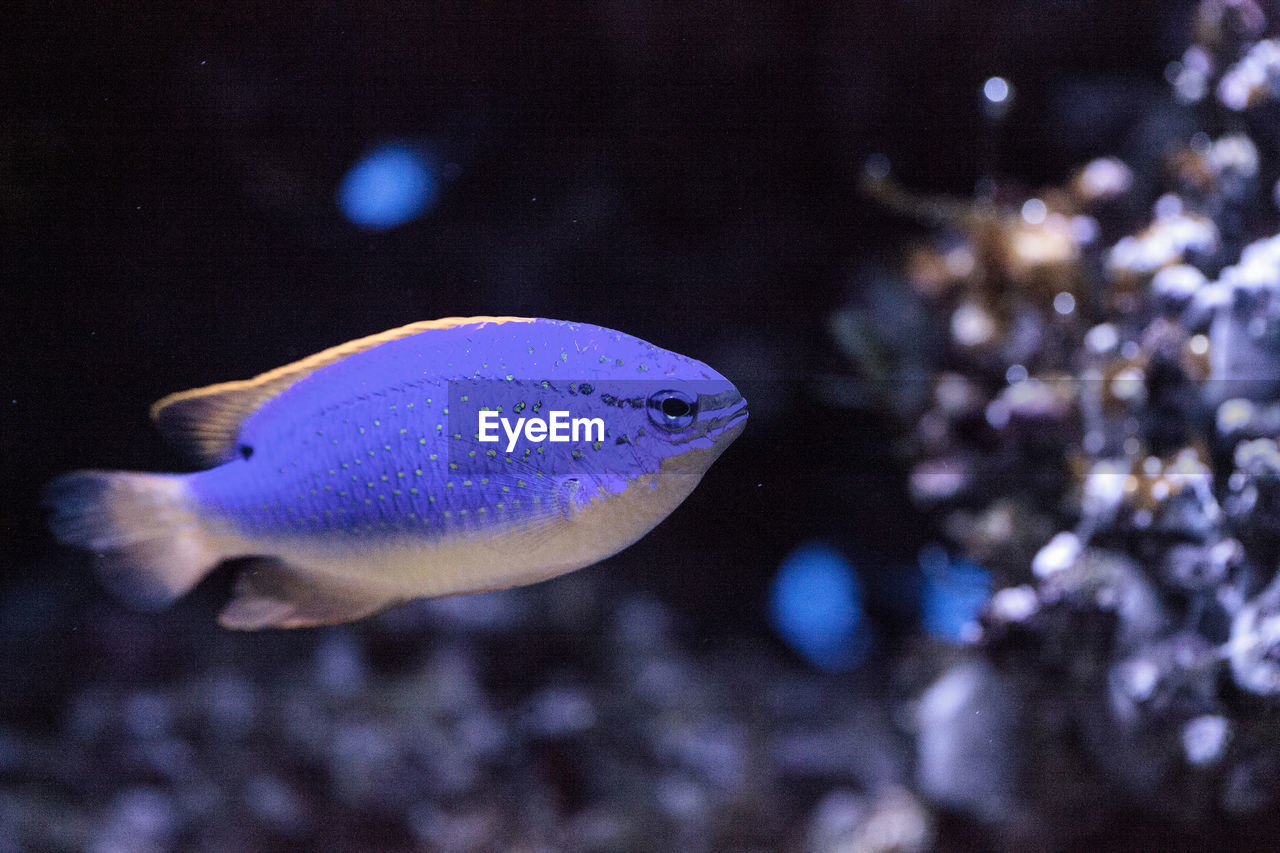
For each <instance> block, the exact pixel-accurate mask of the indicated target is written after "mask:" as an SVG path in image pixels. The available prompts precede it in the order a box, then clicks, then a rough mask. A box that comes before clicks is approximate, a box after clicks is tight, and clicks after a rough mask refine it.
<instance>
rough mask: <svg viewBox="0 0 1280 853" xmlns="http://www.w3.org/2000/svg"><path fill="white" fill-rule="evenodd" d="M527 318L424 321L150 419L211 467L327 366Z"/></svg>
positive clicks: (208, 390) (228, 385)
mask: <svg viewBox="0 0 1280 853" xmlns="http://www.w3.org/2000/svg"><path fill="white" fill-rule="evenodd" d="M531 322H533V320H532V318H527V317H446V318H444V319H442V320H422V321H420V322H417V323H410V324H409V325H407V326H401V327H400V328H398V329H390V330H388V331H386V332H380V333H379V334H376V335H369V336H367V337H363V338H356V339H355V340H354V341H348V342H347V343H345V344H339V345H338V346H335V347H330V348H329V349H327V350H323V351H322V352H318V353H316V354H315V355H310V356H307V357H306V358H304V359H301V360H300V361H295V362H293V363H292V364H286V365H285V366H284V367H277V368H276V369H274V370H268V371H267V372H266V373H262V374H260V375H258V376H255V377H254V378H252V379H241V380H237V381H234V382H219V383H218V384H217V385H208V386H205V387H204V388H193V389H191V390H190V391H180V392H178V393H176V394H170V395H169V396H167V397H165V398H164V399H162V400H159V401H157V402H156V403H155V404H154V405H153V406H152V407H151V420H153V421H155V424H156V427H157V428H158V429H159V430H160V432H161V433H163V434H164V436H165V438H167V439H169V441H171V442H173V443H174V444H175V445H177V446H178V447H180V448H182V449H183V450H185V451H186V452H188V453H190V454H191V455H192V456H193V457H194V458H195V459H196V460H197V461H199V462H200V463H202V464H206V465H216V464H219V463H222V462H226V461H228V460H230V459H232V458H234V456H235V455H236V437H237V436H238V435H239V433H240V425H241V424H243V423H244V421H245V419H246V418H248V417H249V415H251V414H253V413H254V412H256V411H257V410H258V409H260V408H261V407H262V405H263V404H264V403H266V402H267V401H269V400H271V399H272V398H274V397H276V396H277V395H278V394H280V393H281V392H282V391H284V390H285V389H286V388H288V387H289V386H290V385H292V384H293V383H295V382H297V381H298V380H300V379H303V378H305V377H306V376H309V375H310V374H312V373H314V372H315V371H317V370H319V369H321V368H322V367H327V366H328V365H330V364H333V363H335V362H338V361H341V360H342V359H344V358H346V357H348V356H351V355H355V354H356V353H358V352H363V351H365V350H367V349H373V348H374V347H376V346H378V345H379V344H384V343H386V342H387V341H394V340H397V339H399V338H407V337H409V336H410V335H416V334H418V333H419V332H427V331H432V330H445V329H454V328H457V327H458V326H469V325H482V324H485V323H531Z"/></svg>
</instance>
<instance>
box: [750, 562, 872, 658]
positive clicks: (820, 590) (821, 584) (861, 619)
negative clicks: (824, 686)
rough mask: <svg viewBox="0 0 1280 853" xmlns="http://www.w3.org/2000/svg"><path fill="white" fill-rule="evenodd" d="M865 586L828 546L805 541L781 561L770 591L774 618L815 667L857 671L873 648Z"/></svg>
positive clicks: (784, 636)
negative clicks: (866, 610)
mask: <svg viewBox="0 0 1280 853" xmlns="http://www.w3.org/2000/svg"><path fill="white" fill-rule="evenodd" d="M862 602H863V595H862V586H861V584H860V583H859V582H858V576H857V574H856V573H855V572H854V569H853V566H852V565H851V564H850V563H849V561H848V560H846V559H845V558H844V557H843V556H842V555H841V554H840V553H839V552H838V551H836V550H835V549H834V548H832V547H830V546H828V545H820V544H807V545H801V546H799V547H798V548H796V549H795V550H793V551H792V552H791V553H790V554H788V555H787V557H786V559H784V560H783V561H782V565H781V566H779V567H778V572H777V574H776V575H775V576H774V579H773V584H772V587H771V589H770V593H769V619H770V623H771V624H772V626H773V628H774V630H775V631H777V632H778V633H779V634H780V635H781V636H782V638H783V639H784V640H786V641H787V643H788V644H789V645H790V646H791V647H792V648H793V649H795V650H796V651H797V652H799V653H800V654H801V655H802V656H803V657H804V658H805V659H806V660H808V661H809V662H810V663H812V664H813V665H815V666H817V667H819V668H821V669H824V670H828V671H831V672H842V671H846V670H850V669H853V668H854V667H856V666H858V664H860V663H862V661H863V660H864V659H865V658H866V656H867V653H868V651H869V650H870V648H871V627H870V625H869V623H868V621H867V618H866V614H865V612H864V611H863V603H862Z"/></svg>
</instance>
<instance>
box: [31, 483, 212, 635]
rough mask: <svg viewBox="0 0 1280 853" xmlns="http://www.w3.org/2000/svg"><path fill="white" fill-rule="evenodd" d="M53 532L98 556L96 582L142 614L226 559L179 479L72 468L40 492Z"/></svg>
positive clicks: (168, 601) (183, 590)
mask: <svg viewBox="0 0 1280 853" xmlns="http://www.w3.org/2000/svg"><path fill="white" fill-rule="evenodd" d="M44 503H45V505H46V506H48V507H51V508H52V509H53V516H52V518H51V519H50V521H49V526H50V529H51V530H52V531H53V535H54V536H55V537H56V538H57V539H58V541H59V542H62V543H63V544H65V545H73V546H75V547H78V548H84V549H86V550H88V551H93V552H95V554H96V569H97V572H98V577H99V578H100V579H101V581H102V583H103V585H104V586H106V587H107V589H109V590H110V591H111V592H112V593H114V594H115V595H116V596H117V597H118V598H120V599H121V600H123V601H124V602H125V603H126V604H128V605H130V606H132V607H135V608H138V609H140V610H159V609H161V608H163V607H166V606H168V605H169V604H171V603H172V602H173V601H174V600H175V599H177V598H178V597H179V596H181V595H183V594H184V593H186V592H187V591H189V590H190V589H191V588H192V587H194V586H195V585H196V584H197V583H199V582H200V580H201V578H203V577H204V576H205V575H206V574H208V573H209V572H210V571H211V570H212V569H213V568H214V566H216V565H217V564H218V563H219V562H221V561H222V560H223V559H225V558H226V557H227V556H230V555H226V554H223V553H222V552H221V550H220V548H219V546H218V540H217V538H216V537H214V536H211V535H209V533H208V532H207V530H206V527H205V524H204V522H203V521H202V520H201V518H200V516H199V515H198V514H197V513H196V512H195V509H194V507H193V506H192V505H191V502H190V500H189V497H188V492H187V478H186V477H184V476H183V475H179V474H135V473H129V472H125V471H74V472H72V473H70V474H64V475H63V476H61V477H58V478H57V479H55V480H53V481H52V482H50V483H49V485H48V486H46V487H45V492H44Z"/></svg>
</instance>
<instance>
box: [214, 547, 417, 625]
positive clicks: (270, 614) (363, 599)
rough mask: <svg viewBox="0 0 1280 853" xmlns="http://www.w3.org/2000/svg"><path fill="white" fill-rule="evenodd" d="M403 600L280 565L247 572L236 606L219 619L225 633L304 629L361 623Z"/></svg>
mask: <svg viewBox="0 0 1280 853" xmlns="http://www.w3.org/2000/svg"><path fill="white" fill-rule="evenodd" d="M402 601H403V600H402V599H398V598H389V597H388V596H386V595H385V594H381V593H378V594H375V593H370V592H369V591H367V590H361V589H358V588H356V587H355V586H353V585H350V584H342V583H339V582H337V581H334V580H333V579H331V578H324V577H317V576H316V574H315V573H314V572H310V571H308V570H307V569H305V568H303V567H300V566H294V565H291V564H289V563H286V562H284V561H281V560H265V559H264V560H260V561H258V562H256V563H254V564H253V565H252V566H250V567H248V568H246V569H244V570H242V571H241V572H240V575H239V577H238V578H237V579H236V585H235V592H234V595H233V597H232V599H231V602H230V603H229V604H227V606H226V607H224V608H223V610H222V613H220V614H219V615H218V623H219V624H220V625H222V626H223V627H224V628H233V629H236V630H241V631H253V630H257V629H259V628H305V627H309V626H312V625H332V624H334V623H336V622H349V621H352V620H355V619H362V618H364V617H365V616H369V615H370V614H373V613H377V612H378V611H380V610H385V609H386V608H388V607H394V606H395V605H397V604H400V603H402Z"/></svg>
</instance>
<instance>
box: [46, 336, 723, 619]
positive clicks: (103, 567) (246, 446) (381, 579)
mask: <svg viewBox="0 0 1280 853" xmlns="http://www.w3.org/2000/svg"><path fill="white" fill-rule="evenodd" d="M151 417H152V420H153V421H154V423H155V425H156V426H157V428H158V429H159V430H160V431H161V433H162V434H164V435H165V437H166V438H168V439H170V440H172V441H173V442H174V443H175V444H177V445H178V446H179V447H180V448H183V449H185V450H186V451H188V452H189V453H190V454H191V456H192V458H193V459H194V461H195V462H196V463H197V465H198V466H201V470H197V471H195V472H193V473H186V474H172V473H144V472H126V471H99V470H86V471H74V472H71V473H67V474H63V475H62V476H60V477H57V478H55V479H54V480H52V481H51V482H50V483H49V484H48V485H47V486H46V488H45V492H44V496H43V498H44V503H45V504H46V506H48V507H49V508H51V509H52V513H51V516H50V520H49V524H50V528H51V531H52V533H53V534H54V537H55V538H56V539H57V540H58V541H59V542H61V543H62V544H64V545H68V546H73V547H78V548H82V549H86V550H88V551H91V552H93V553H94V555H95V556H94V561H95V566H96V569H97V574H98V576H99V578H100V580H101V581H102V583H103V584H104V586H106V587H107V588H108V589H109V590H110V591H111V592H113V593H114V594H115V595H116V596H117V597H119V598H120V599H122V600H123V601H124V602H125V603H126V604H128V605H131V606H133V607H135V608H138V609H141V610H159V609H162V608H164V607H166V606H168V605H170V604H171V603H173V602H174V601H176V600H177V599H178V598H180V597H181V596H183V595H184V594H186V593H187V592H189V591H190V590H191V589H192V588H194V587H195V586H196V585H197V584H198V583H199V582H200V581H201V580H202V579H203V578H204V577H205V576H206V575H207V574H209V573H210V572H211V571H213V570H214V569H215V568H216V567H217V566H218V565H219V564H221V563H223V562H225V561H227V560H233V559H239V558H253V559H252V560H251V561H249V562H247V563H246V564H245V566H244V568H242V569H241V570H240V572H239V574H238V576H237V577H236V580H235V583H234V585H233V590H232V596H231V599H230V601H229V602H228V603H227V604H226V605H225V607H224V608H223V609H222V610H221V612H220V614H219V617H218V621H219V623H220V624H221V625H223V626H224V627H226V628H231V629H242V630H253V629H259V628H269V627H277V628H297V627H305V626H313V625H324V624H333V623H338V622H346V621H352V620H356V619H361V618H364V617H366V616H369V615H371V614H374V613H377V612H380V611H382V610H385V609H387V608H389V607H394V606H396V605H399V604H402V603H404V602H406V601H409V600H412V599H415V598H422V597H438V596H447V595H455V594H463V593H473V592H482V591H488V590H495V589H502V588H507V587H512V586H519V585H524V584H531V583H536V582H539V581H543V580H547V579H550V578H553V577H556V576H559V575H563V574H565V573H567V572H571V571H575V570H577V569H580V568H583V567H586V566H589V565H592V564H595V563H598V562H600V561H601V560H604V559H605V558H607V557H609V556H611V555H613V554H615V553H617V552H618V551H620V550H622V549H623V548H626V547H627V546H629V545H630V544H632V543H633V542H635V541H636V540H638V539H640V538H641V537H642V536H644V535H645V534H646V533H648V532H649V531H650V530H651V529H653V528H654V527H655V526H656V525H657V524H658V523H659V522H660V521H662V520H663V519H664V518H666V517H667V516H668V515H669V514H670V513H671V512H672V511H673V510H674V509H675V508H676V507H677V506H678V505H679V504H680V503H681V502H682V501H683V500H684V499H685V498H686V497H688V495H689V494H690V493H691V492H692V491H693V489H694V488H695V487H696V486H697V484H698V483H699V481H700V480H701V479H702V476H703V474H705V473H706V471H707V469H708V468H709V467H710V466H711V464H712V463H713V462H714V461H715V460H716V458H717V457H719V455H720V454H721V453H722V452H724V450H725V448H727V447H728V446H729V445H730V444H731V443H732V442H733V441H734V440H735V439H736V438H737V437H738V436H739V435H740V434H741V432H742V430H743V428H744V427H745V425H746V420H747V406H746V401H745V400H744V399H743V397H742V394H741V393H740V392H739V391H738V389H737V388H736V387H735V386H734V385H733V383H731V382H730V381H729V380H728V379H726V378H725V377H723V376H722V375H720V374H719V373H717V372H716V371H714V370H712V369H711V368H710V367H708V366H707V365H705V364H703V363H702V362H699V361H697V360H695V359H692V358H689V357H686V356H683V355H679V354H677V353H674V352H670V351H668V350H665V349H662V348H661V347H658V346H655V345H654V344H651V343H648V342H647V341H643V340H641V339H639V338H636V337H633V336H631V335H627V334H624V333H622V332H617V331H613V330H611V329H606V328H603V327H600V326H595V325H591V324H588V323H573V322H567V321H561V320H549V319H542V318H526V317H487V316H485V317H450V318H445V319H441V320H431V321H424V322H418V323H412V324H409V325H406V326H403V327H400V328H397V329H392V330H390V331H387V332H383V333H381V334H375V335H371V336H368V337H363V338H359V339H357V340H354V341H350V342H349V343H346V344H342V345H339V346H335V347H332V348H330V349H326V350H324V351H322V352H319V353H317V354H315V355H312V356H309V357H307V358H304V359H301V360H300V361H297V362H294V363H293V364H289V365H286V366H284V367H279V368H276V369H274V370H270V371H267V372H266V373H263V374H261V375H259V376H257V377H255V378H253V379H248V380H240V381H233V382H224V383H219V384H216V385H210V386H208V387H204V388H196V389H193V390H190V391H183V392H180V393H176V394H171V395H169V396H167V397H165V398H163V399H161V400H160V401H159V402H157V403H156V404H155V405H154V406H152V409H151Z"/></svg>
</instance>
